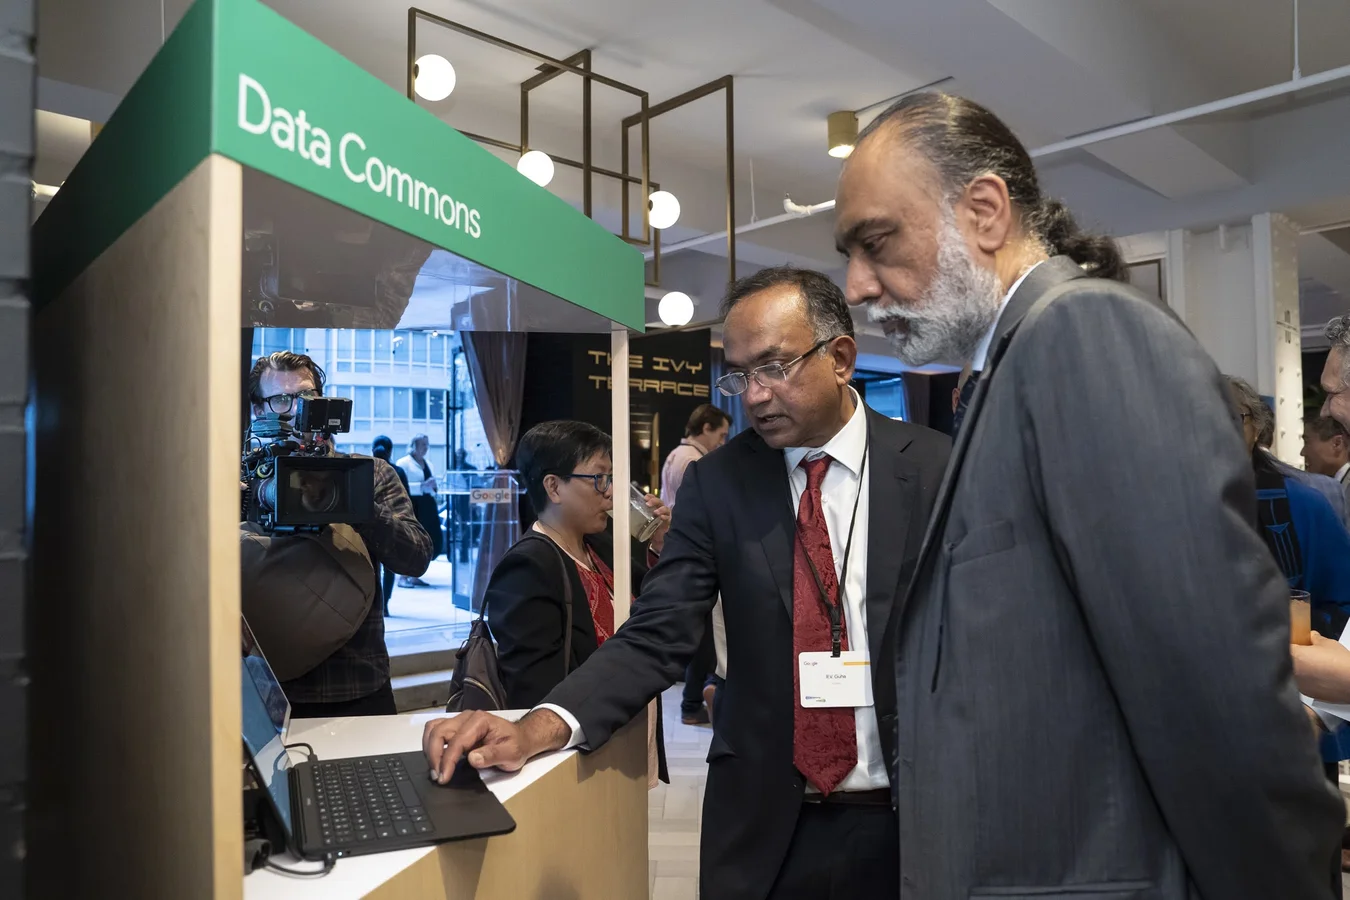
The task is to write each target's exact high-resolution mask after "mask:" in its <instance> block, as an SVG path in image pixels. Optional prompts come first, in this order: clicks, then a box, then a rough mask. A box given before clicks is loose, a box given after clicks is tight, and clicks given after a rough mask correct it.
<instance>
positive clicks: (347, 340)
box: [337, 328, 352, 359]
mask: <svg viewBox="0 0 1350 900" xmlns="http://www.w3.org/2000/svg"><path fill="white" fill-rule="evenodd" d="M337 338H338V339H337V345H338V356H345V357H347V358H349V359H350V358H351V355H352V333H351V331H350V330H349V329H346V328H342V329H339V330H338V336H337Z"/></svg>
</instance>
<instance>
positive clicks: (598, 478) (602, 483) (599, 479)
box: [558, 472, 614, 494]
mask: <svg viewBox="0 0 1350 900" xmlns="http://www.w3.org/2000/svg"><path fill="white" fill-rule="evenodd" d="M558 477H560V478H585V479H587V480H589V481H590V483H591V484H592V485H594V486H595V492H596V493H597V494H603V493H605V492H606V491H608V490H609V489H610V487H611V486H612V485H613V484H614V476H613V475H612V474H610V473H608V472H605V473H603V474H601V475H582V474H580V473H577V472H572V473H570V474H567V475H560V476H558Z"/></svg>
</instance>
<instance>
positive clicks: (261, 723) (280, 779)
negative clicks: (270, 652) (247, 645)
mask: <svg viewBox="0 0 1350 900" xmlns="http://www.w3.org/2000/svg"><path fill="white" fill-rule="evenodd" d="M254 659H257V657H251V656H245V657H244V658H243V660H242V662H241V664H240V680H241V681H242V686H243V694H242V696H243V701H244V746H245V747H247V748H248V752H249V755H250V756H251V757H252V758H253V770H254V772H255V773H257V776H258V778H260V779H261V780H262V782H263V787H265V788H266V789H267V792H268V793H269V794H271V796H272V806H273V808H274V809H275V811H276V814H277V816H278V817H279V818H280V819H281V824H282V826H283V827H285V829H286V835H287V836H288V837H289V836H290V835H292V834H294V831H293V829H292V827H291V782H290V777H289V775H290V768H291V761H290V758H289V757H288V756H287V755H286V748H285V746H284V745H283V739H282V735H281V732H280V731H279V730H277V727H276V725H275V724H274V723H273V720H272V716H271V715H270V714H269V713H268V707H267V701H266V700H265V699H264V695H263V690H262V689H261V688H260V687H259V685H258V679H257V677H256V676H255V674H254V671H253V670H254V669H255V666H251V665H250V662H251V661H252V660H254Z"/></svg>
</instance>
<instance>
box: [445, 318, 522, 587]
mask: <svg viewBox="0 0 1350 900" xmlns="http://www.w3.org/2000/svg"><path fill="white" fill-rule="evenodd" d="M460 338H461V340H462V341H463V344H464V359H465V362H467V363H468V366H469V379H470V381H472V383H473V394H474V399H475V402H476V403H477V405H478V416H479V418H480V419H482V421H483V432H484V434H485V435H486V436H487V441H488V448H489V449H490V450H491V451H492V458H493V459H494V460H495V461H496V463H497V465H498V466H499V467H502V468H505V467H506V464H507V462H508V461H509V460H510V459H511V455H512V454H513V453H514V452H515V449H516V440H517V438H519V437H520V411H521V405H522V403H523V401H524V398H525V335H524V334H521V333H518V332H507V331H465V332H462V333H461V335H460ZM514 486H515V480H514V479H513V478H512V477H511V476H510V475H506V474H501V475H497V476H495V478H494V482H493V487H514ZM515 509H516V505H515V504H514V503H490V504H488V505H487V509H486V510H485V512H484V522H483V537H482V540H481V541H480V543H479V545H478V563H477V565H476V566H475V567H474V575H473V606H474V607H475V608H477V606H478V605H479V603H480V602H481V598H482V596H483V591H484V590H485V589H486V588H487V583H488V578H489V577H490V576H491V575H492V570H493V569H495V568H496V567H497V563H498V562H499V561H500V560H501V558H502V557H503V556H505V555H506V551H507V550H508V549H509V548H510V547H511V545H512V544H514V543H515V541H516V539H517V538H518V537H520V534H519V522H518V521H517V520H516V515H515Z"/></svg>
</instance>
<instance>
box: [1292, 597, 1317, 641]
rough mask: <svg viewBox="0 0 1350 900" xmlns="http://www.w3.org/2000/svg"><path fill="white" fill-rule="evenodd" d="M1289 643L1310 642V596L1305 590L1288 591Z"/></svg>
mask: <svg viewBox="0 0 1350 900" xmlns="http://www.w3.org/2000/svg"><path fill="white" fill-rule="evenodd" d="M1289 643H1291V644H1302V645H1304V646H1305V647H1306V646H1308V645H1309V644H1311V643H1312V598H1310V597H1309V596H1308V592H1307V591H1290V592H1289Z"/></svg>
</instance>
